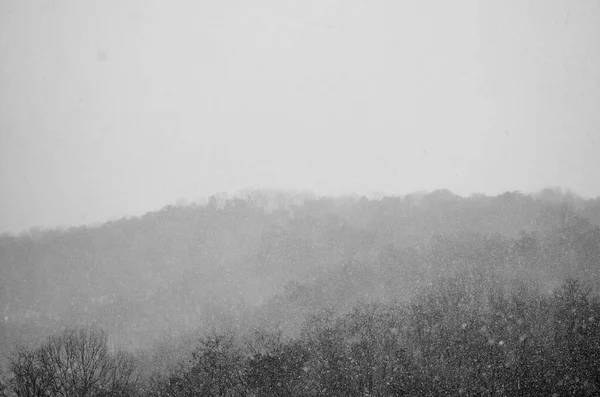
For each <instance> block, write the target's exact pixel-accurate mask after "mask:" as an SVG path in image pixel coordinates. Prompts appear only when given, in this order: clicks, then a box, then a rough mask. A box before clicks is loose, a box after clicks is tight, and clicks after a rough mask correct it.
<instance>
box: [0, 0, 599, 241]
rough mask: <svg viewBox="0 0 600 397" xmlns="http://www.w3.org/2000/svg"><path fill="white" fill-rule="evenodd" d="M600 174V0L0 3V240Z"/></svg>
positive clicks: (591, 186)
mask: <svg viewBox="0 0 600 397" xmlns="http://www.w3.org/2000/svg"><path fill="white" fill-rule="evenodd" d="M599 170H600V2H599V1H598V0H578V1H572V0H543V1H542V0H531V1H527V0H510V1H509V0H502V1H496V0H488V1H484V0H463V1H460V0H457V1H447V0H439V1H423V0H414V1H401V0H251V1H249V0H218V1H208V0H204V1H203V0H189V1H184V0H182V1H173V0H169V1H166V0H162V1H158V0H154V1H151V0H103V1H101V0H95V1H91V0H0V231H11V232H19V231H21V230H23V229H26V228H30V227H33V226H42V227H52V226H58V225H77V224H81V223H89V222H97V221H105V220H108V219H111V218H115V217H120V216H125V215H139V214H142V213H144V212H147V211H150V210H157V209H159V208H161V207H162V206H164V205H167V204H171V203H174V202H176V201H177V199H179V198H186V199H189V200H195V199H198V198H200V197H204V196H207V195H211V194H213V193H216V192H221V191H231V190H236V189H241V188H244V187H248V186H254V187H259V188H260V187H271V188H296V189H311V190H313V191H315V192H317V193H323V194H328V193H333V194H338V193H344V192H358V193H363V192H369V191H381V192H386V193H393V194H398V193H408V192H411V191H415V190H421V189H438V188H448V189H450V190H452V191H454V192H456V193H459V194H463V195H466V194H471V193H473V192H482V193H487V194H496V193H499V192H502V191H506V190H522V191H534V190H538V189H540V188H543V187H547V186H556V185H559V186H562V187H566V188H571V189H573V190H574V191H576V192H577V193H579V194H581V195H583V196H594V197H595V196H598V195H600V172H599Z"/></svg>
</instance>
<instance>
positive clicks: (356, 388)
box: [0, 189, 600, 396]
mask: <svg viewBox="0 0 600 397" xmlns="http://www.w3.org/2000/svg"><path fill="white" fill-rule="evenodd" d="M599 265H600V199H595V200H590V199H587V200H586V199H582V198H580V197H578V196H576V195H575V194H572V193H569V192H564V191H561V190H558V189H547V190H544V191H542V192H539V193H537V194H530V195H526V194H522V193H519V192H509V193H505V194H502V195H498V196H495V197H489V196H483V195H475V196H471V197H460V196H456V195H454V194H452V193H451V192H449V191H436V192H433V193H428V194H412V195H407V196H403V197H383V198H378V199H373V198H371V199H368V198H365V197H338V198H324V197H314V196H311V195H309V194H301V195H300V194H295V195H294V194H286V193H281V192H266V191H258V192H256V191H247V192H244V193H242V194H239V195H237V196H236V197H230V198H226V197H220V196H214V197H211V199H210V200H208V201H207V202H205V203H196V204H187V205H178V206H171V207H167V208H164V209H163V210H161V211H158V212H154V213H149V214H146V215H144V216H142V217H139V218H128V219H120V220H117V221H114V222H108V223H105V224H102V225H98V226H86V227H78V228H71V229H65V230H44V231H40V230H37V231H30V232H28V233H24V234H22V235H19V236H13V235H4V236H2V237H1V238H0V269H1V277H0V338H1V340H0V349H1V351H2V352H3V353H4V354H3V358H2V366H3V368H2V372H3V377H2V381H1V383H0V384H1V385H2V386H0V387H2V388H3V391H2V392H3V393H5V394H6V395H11V393H13V395H14V393H16V394H17V395H19V396H38V395H40V396H41V395H61V396H116V395H119V396H125V395H129V396H133V395H140V396H141V395H143V396H211V395H215V396H238V395H239V396H402V395H409V396H436V395H490V396H492V395H519V396H520V395H557V396H562V395H598V394H599V393H600V371H599V370H598V368H600V323H599V319H600V300H599V299H598V292H599V288H600V276H599V274H598V270H599ZM89 346H92V347H93V348H90V347H89ZM82 350H83V351H86V352H90V351H92V352H95V353H94V354H88V355H85V354H78V353H77V352H81V351H82ZM75 357H81V359H79V358H78V359H75ZM98 368H101V369H103V370H102V371H101V370H99V369H98ZM64 374H69V376H63V375H64ZM73 374H81V376H79V375H78V376H75V375H73ZM95 377H97V379H96V378H95ZM82 379H84V380H85V381H83V380H82ZM59 380H60V381H59Z"/></svg>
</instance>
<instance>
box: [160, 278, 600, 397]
mask: <svg viewBox="0 0 600 397" xmlns="http://www.w3.org/2000/svg"><path fill="white" fill-rule="evenodd" d="M599 316H600V300H599V299H598V297H597V296H595V295H592V294H591V292H590V289H589V288H588V287H586V286H584V285H583V284H581V283H580V282H578V281H576V280H573V279H570V280H567V281H566V282H565V283H564V284H563V285H562V286H561V287H560V288H558V289H557V290H556V291H555V292H554V293H553V294H551V295H547V294H542V293H540V292H539V291H537V290H536V289H535V288H533V287H531V286H528V285H527V284H525V283H523V282H520V281H511V282H509V281H506V280H505V281H500V280H498V279H496V278H494V277H488V276H486V275H483V274H481V273H479V274H472V273H464V274H461V275H459V276H455V277H453V278H450V279H445V280H444V281H443V282H441V283H439V284H436V285H435V286H433V287H432V288H431V289H429V290H428V291H426V292H424V293H423V294H421V295H419V296H418V297H417V298H416V299H415V300H413V301H412V302H410V303H394V304H392V303H390V304H367V303H363V304H359V305H357V306H356V307H355V308H354V309H353V310H351V311H349V312H347V313H345V314H342V315H339V314H338V315H336V314H335V313H334V312H333V311H330V310H322V311H319V312H317V313H313V314H312V315H311V316H309V317H308V318H307V320H306V321H305V323H304V325H303V326H302V330H301V333H300V336H299V337H298V338H287V337H285V336H283V335H282V333H281V332H278V331H272V330H271V331H267V330H261V331H255V332H254V333H253V334H252V335H251V336H249V337H246V338H240V337H236V336H234V335H231V334H226V335H219V336H211V337H205V338H202V339H201V340H200V341H199V343H198V346H197V347H196V348H195V349H194V350H193V353H192V359H191V360H190V361H189V362H188V365H187V366H182V367H181V368H180V369H179V370H177V371H175V372H174V373H172V374H171V375H170V376H166V377H164V378H162V379H159V378H157V380H156V382H155V384H154V387H153V389H152V390H148V393H149V394H148V395H153V396H156V397H158V396H169V397H183V396H186V397H187V396H190V397H191V396H315V397H316V396H323V397H325V396H328V397H329V396H340V397H341V396H344V397H346V396H356V397H359V396H361V397H362V396H442V395H444V396H445V395H456V396H495V395H498V396H566V395H572V396H596V395H598V393H600V323H599V322H598V318H599Z"/></svg>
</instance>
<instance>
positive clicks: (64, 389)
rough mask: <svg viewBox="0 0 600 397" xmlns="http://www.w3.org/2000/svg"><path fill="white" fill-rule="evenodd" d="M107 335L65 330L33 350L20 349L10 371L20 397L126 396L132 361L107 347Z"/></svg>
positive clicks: (130, 386)
mask: <svg viewBox="0 0 600 397" xmlns="http://www.w3.org/2000/svg"><path fill="white" fill-rule="evenodd" d="M107 341H108V336H107V334H106V332H104V331H101V330H97V329H92V328H75V329H67V330H65V331H64V332H62V333H61V334H58V335H53V336H50V337H49V338H48V339H46V340H45V342H44V343H42V344H41V345H40V346H39V347H37V348H35V349H26V348H20V349H18V350H17V351H16V352H15V354H14V355H13V357H12V359H11V361H10V365H9V368H10V370H11V372H12V373H13V376H14V377H13V379H12V382H11V384H10V387H11V388H12V390H13V392H14V393H15V394H16V395H17V396H19V397H38V396H59V397H108V396H129V395H131V394H132V393H133V391H134V390H135V385H136V383H137V375H136V371H135V363H134V359H133V357H132V356H131V355H129V354H127V353H124V352H116V353H113V352H111V351H110V349H109V348H108V343H107Z"/></svg>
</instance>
